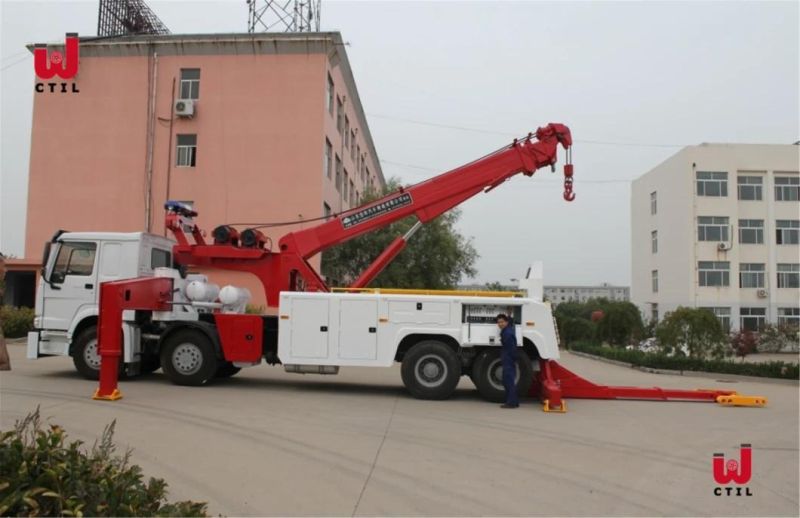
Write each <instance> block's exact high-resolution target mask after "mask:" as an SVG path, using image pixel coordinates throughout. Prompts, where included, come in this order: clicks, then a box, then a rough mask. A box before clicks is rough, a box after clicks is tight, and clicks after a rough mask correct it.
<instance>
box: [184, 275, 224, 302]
mask: <svg viewBox="0 0 800 518" xmlns="http://www.w3.org/2000/svg"><path fill="white" fill-rule="evenodd" d="M219 294H220V292H219V286H217V285H216V284H211V283H209V282H203V281H200V280H194V281H191V282H190V283H188V284H187V285H186V298H187V299H189V300H191V301H192V302H213V301H215V300H216V299H217V295H219Z"/></svg>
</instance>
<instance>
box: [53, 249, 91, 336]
mask: <svg viewBox="0 0 800 518" xmlns="http://www.w3.org/2000/svg"><path fill="white" fill-rule="evenodd" d="M96 258H97V243H95V242H88V241H65V242H62V243H61V244H60V246H59V247H58V252H57V255H56V258H55V260H54V262H53V266H52V270H51V272H50V275H49V280H50V283H49V284H48V283H44V303H43V306H42V316H43V319H42V320H43V322H42V326H43V328H44V329H52V330H63V331H66V330H67V329H69V327H70V324H71V323H72V320H73V318H75V314H76V313H77V312H78V311H79V310H80V309H81V308H82V307H84V306H86V305H90V304H91V305H94V304H96V303H97V299H96V296H97V289H98V287H97V268H96V263H97V261H96Z"/></svg>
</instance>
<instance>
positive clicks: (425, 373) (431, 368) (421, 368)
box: [414, 354, 448, 388]
mask: <svg viewBox="0 0 800 518" xmlns="http://www.w3.org/2000/svg"><path fill="white" fill-rule="evenodd" d="M414 373H415V374H416V378H417V382H419V384H420V385H423V386H425V387H429V388H432V387H438V386H439V385H441V384H442V383H443V382H444V380H445V379H446V378H447V373H448V369H447V363H445V361H444V360H443V359H442V358H441V357H439V356H437V355H435V354H426V355H425V356H422V357H421V358H420V359H419V360H417V363H416V364H415V365H414Z"/></svg>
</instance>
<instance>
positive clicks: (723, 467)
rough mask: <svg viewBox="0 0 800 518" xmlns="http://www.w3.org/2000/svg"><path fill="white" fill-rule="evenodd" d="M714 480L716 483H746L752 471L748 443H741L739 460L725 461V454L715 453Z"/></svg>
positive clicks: (751, 456) (751, 458) (751, 459)
mask: <svg viewBox="0 0 800 518" xmlns="http://www.w3.org/2000/svg"><path fill="white" fill-rule="evenodd" d="M713 467H714V480H715V481H716V482H717V484H730V483H731V482H733V483H735V484H739V485H742V484H747V483H748V482H749V481H750V477H751V475H752V473H753V452H752V449H751V447H750V445H749V444H742V445H741V447H740V449H739V460H738V461H737V460H736V459H730V460H729V461H728V462H725V454H723V453H715V454H714V460H713Z"/></svg>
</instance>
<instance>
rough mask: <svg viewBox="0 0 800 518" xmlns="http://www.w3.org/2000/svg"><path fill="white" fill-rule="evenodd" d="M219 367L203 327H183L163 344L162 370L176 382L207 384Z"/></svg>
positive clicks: (212, 346) (193, 384)
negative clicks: (201, 329) (201, 328)
mask: <svg viewBox="0 0 800 518" xmlns="http://www.w3.org/2000/svg"><path fill="white" fill-rule="evenodd" d="M218 368H219V361H218V360H217V354H216V351H215V350H214V344H212V343H211V340H210V339H209V338H208V336H206V334H205V333H203V332H202V331H200V330H197V329H181V330H179V331H176V332H175V333H173V334H171V335H170V336H168V337H167V338H166V340H164V343H162V344H161V370H163V371H164V374H166V376H167V378H169V380H170V381H172V382H173V383H175V384H176V385H189V386H195V387H196V386H200V385H204V384H206V383H207V382H208V381H209V380H211V379H212V378H213V377H214V375H215V374H216V373H217V369H218Z"/></svg>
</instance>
